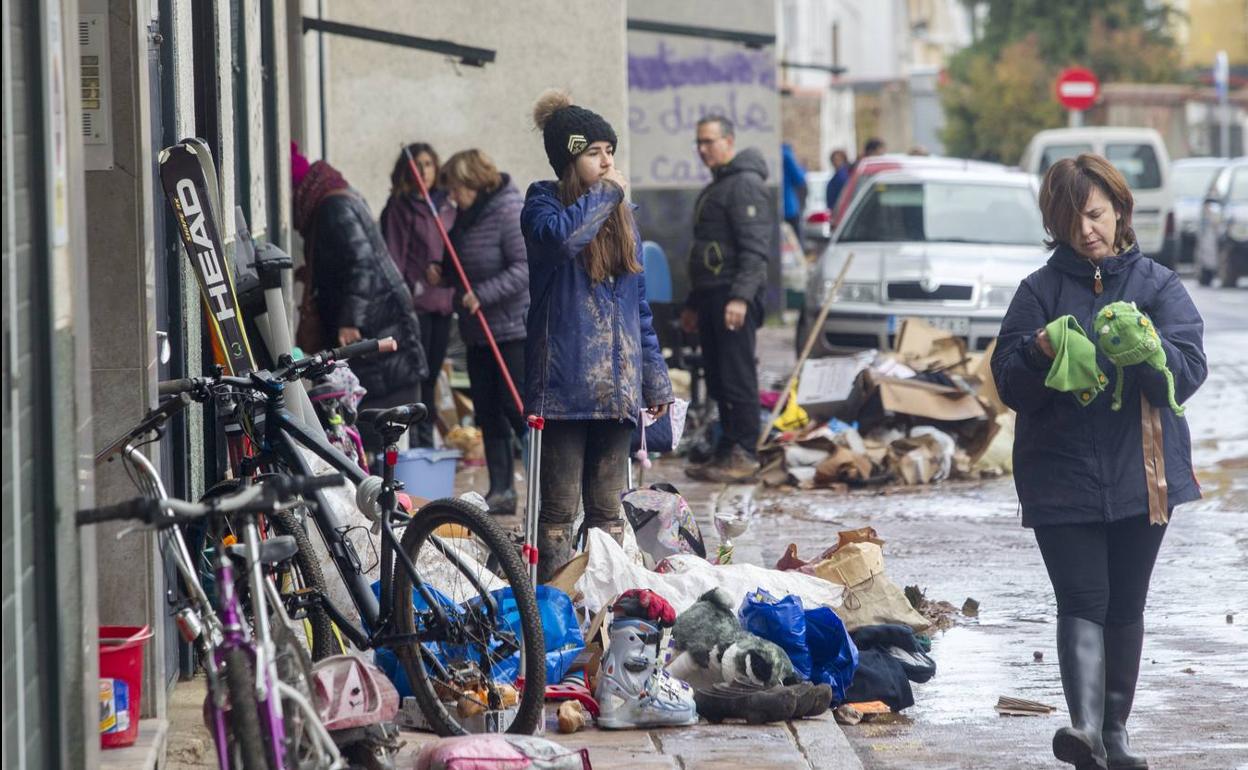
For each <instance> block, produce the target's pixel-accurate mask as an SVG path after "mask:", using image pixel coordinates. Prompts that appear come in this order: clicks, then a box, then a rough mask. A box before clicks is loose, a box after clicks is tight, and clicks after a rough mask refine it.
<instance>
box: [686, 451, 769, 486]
mask: <svg viewBox="0 0 1248 770" xmlns="http://www.w3.org/2000/svg"><path fill="white" fill-rule="evenodd" d="M758 469H759V465H758V459H757V458H755V457H754V456H753V455H752V454H750V453H749V452H747V451H745V449H744V448H742V447H740V446H734V447H733V448H732V451H731V452H729V453H728V455H726V456H724V457H720V458H717V459H715V460H712V461H711V462H709V463H706V464H704V465H691V466H687V467H686V468H685V475H686V476H688V477H689V478H691V479H697V480H699V481H714V482H717V483H720V484H740V483H743V482H747V481H752V480H753V479H754V476H755V475H756V474H757V473H758Z"/></svg>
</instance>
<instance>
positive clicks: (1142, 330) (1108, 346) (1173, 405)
mask: <svg viewBox="0 0 1248 770" xmlns="http://www.w3.org/2000/svg"><path fill="white" fill-rule="evenodd" d="M1096 326H1097V328H1096V329H1094V331H1096V333H1097V340H1096V343H1097V345H1098V346H1099V347H1100V349H1101V352H1102V353H1104V354H1105V357H1106V358H1108V359H1109V360H1110V361H1112V362H1113V364H1114V367H1115V369H1116V371H1115V376H1116V377H1117V378H1118V380H1117V382H1116V384H1115V385H1114V402H1113V404H1112V405H1111V406H1110V408H1111V409H1113V410H1114V411H1117V410H1119V409H1121V408H1122V369H1123V367H1124V366H1134V365H1136V364H1148V365H1149V366H1151V367H1153V368H1154V369H1156V370H1157V371H1159V372H1161V373H1162V375H1163V376H1164V377H1165V378H1166V395H1167V397H1168V398H1169V401H1170V409H1171V410H1172V411H1173V412H1174V413H1175V414H1176V415H1179V416H1182V415H1183V407H1181V406H1179V404H1178V403H1177V402H1176V401H1175V400H1174V374H1173V373H1172V372H1171V371H1170V367H1169V366H1167V365H1166V363H1167V362H1166V351H1165V348H1163V347H1162V346H1161V337H1160V336H1159V335H1158V334H1157V329H1156V327H1154V326H1153V322H1152V321H1151V320H1150V319H1149V317H1148V316H1147V315H1145V314H1144V313H1142V312H1140V309H1139V308H1138V307H1136V305H1135V303H1134V302H1115V303H1113V304H1111V305H1106V306H1105V307H1104V308H1102V309H1101V312H1099V313H1097V315H1096Z"/></svg>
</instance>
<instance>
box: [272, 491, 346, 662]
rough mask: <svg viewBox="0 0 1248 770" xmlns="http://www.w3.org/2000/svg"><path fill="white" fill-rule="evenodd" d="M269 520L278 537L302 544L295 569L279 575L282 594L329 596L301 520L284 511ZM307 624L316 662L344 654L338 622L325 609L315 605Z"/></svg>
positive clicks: (278, 584)
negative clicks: (335, 624)
mask: <svg viewBox="0 0 1248 770" xmlns="http://www.w3.org/2000/svg"><path fill="white" fill-rule="evenodd" d="M268 520H269V524H271V525H272V527H273V530H274V531H275V532H277V534H279V535H290V536H292V537H294V538H295V542H296V543H297V544H298V545H299V553H297V554H295V558H294V559H293V560H292V562H291V566H285V565H283V567H282V568H281V569H280V571H279V574H278V575H277V576H276V578H277V583H276V584H277V588H278V591H280V592H281V594H282V596H283V597H285V596H286V595H287V594H289V593H291V592H299V591H307V592H309V593H315V594H319V595H320V596H323V597H324V596H328V594H327V593H326V591H327V589H326V587H325V574H324V573H323V572H322V571H321V563H320V562H319V561H317V558H316V552H315V551H313V550H312V541H310V540H309V539H308V533H307V532H306V531H305V530H304V528H303V525H302V524H301V523H300V522H299V517H297V516H296V515H295V514H294V512H293V511H280V512H278V513H272V514H269V516H268ZM282 573H285V574H282ZM307 624H308V625H307V628H308V648H309V649H311V651H312V660H314V661H316V660H324V659H325V658H328V657H329V656H330V655H338V654H339V653H341V652H342V645H341V644H340V643H339V642H338V638H337V636H335V634H334V623H333V621H332V620H330V618H329V613H327V612H326V611H325V610H324V609H323V608H322V607H320V606H319V605H312V606H309V607H308V608H307Z"/></svg>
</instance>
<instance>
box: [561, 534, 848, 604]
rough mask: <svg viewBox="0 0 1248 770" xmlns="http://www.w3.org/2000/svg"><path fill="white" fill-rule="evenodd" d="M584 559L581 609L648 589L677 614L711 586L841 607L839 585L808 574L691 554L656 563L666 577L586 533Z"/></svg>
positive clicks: (578, 587) (601, 536)
mask: <svg viewBox="0 0 1248 770" xmlns="http://www.w3.org/2000/svg"><path fill="white" fill-rule="evenodd" d="M586 550H587V551H588V553H589V560H588V562H587V563H586V565H585V572H584V573H583V574H582V575H581V577H580V579H578V580H577V581H576V591H579V592H580V594H581V596H582V600H583V603H584V606H585V607H586V608H588V609H589V610H590V612H597V611H598V610H599V609H601V608H603V607H606V606H609V605H610V604H611V602H612V601H613V600H614V599H615V597H616V596H618V595H619V594H621V593H623V592H624V591H626V590H628V589H629V588H649V589H650V590H652V591H655V592H656V593H658V594H660V595H662V596H663V597H664V598H665V599H667V600H668V601H669V602H671V604H672V606H673V607H675V608H676V612H677V613H678V614H679V613H681V612H683V611H684V610H686V609H688V608H689V607H691V606H693V603H694V602H696V601H697V600H698V597H699V596H701V595H702V594H704V593H706V592H707V591H709V590H710V589H712V588H717V587H720V588H724V589H725V590H727V591H728V592H729V593H730V594H732V595H733V596H745V594H747V593H749V592H750V591H753V590H755V589H756V588H762V589H764V590H766V591H769V592H771V593H773V594H776V595H779V596H784V595H786V594H794V595H796V596H799V597H801V599H802V602H803V603H804V604H805V605H806V606H808V607H817V606H825V607H832V608H834V609H835V608H836V607H839V606H840V604H841V594H842V592H843V591H844V589H843V587H842V586H838V585H835V584H833V583H829V582H828V581H826V580H823V579H821V578H817V577H814V576H813V575H804V574H801V573H797V572H780V571H779V570H772V569H766V568H764V567H758V566H755V565H752V564H727V565H719V566H717V565H713V564H711V563H709V562H707V561H706V560H705V559H700V558H698V557H697V556H688V555H680V556H671V557H669V558H667V559H665V560H664V561H663V564H662V565H661V566H662V567H664V568H665V569H667V570H669V571H668V572H666V573H658V572H651V571H650V570H648V569H646V568H645V567H641V566H639V565H637V564H634V563H632V562H631V561H630V560H629V559H628V557H627V555H625V553H624V550H623V549H622V548H620V546H619V545H618V544H616V542H615V541H614V540H612V539H611V537H610V536H609V535H607V534H606V533H604V532H601V531H599V530H596V529H591V530H589V539H588V543H587V549H586Z"/></svg>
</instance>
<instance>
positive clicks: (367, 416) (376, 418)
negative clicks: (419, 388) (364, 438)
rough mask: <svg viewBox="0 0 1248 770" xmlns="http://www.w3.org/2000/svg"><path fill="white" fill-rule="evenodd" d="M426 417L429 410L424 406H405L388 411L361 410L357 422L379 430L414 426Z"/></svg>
mask: <svg viewBox="0 0 1248 770" xmlns="http://www.w3.org/2000/svg"><path fill="white" fill-rule="evenodd" d="M428 416H429V408H428V407H426V406H425V405H424V404H405V405H403V406H396V407H392V408H390V409H363V410H361V411H360V416H359V420H361V421H367V422H370V423H372V424H373V426H374V427H376V428H377V429H378V430H380V429H381V428H382V426H385V425H415V424H416V423H418V422H424V420H425V418H426V417H428Z"/></svg>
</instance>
